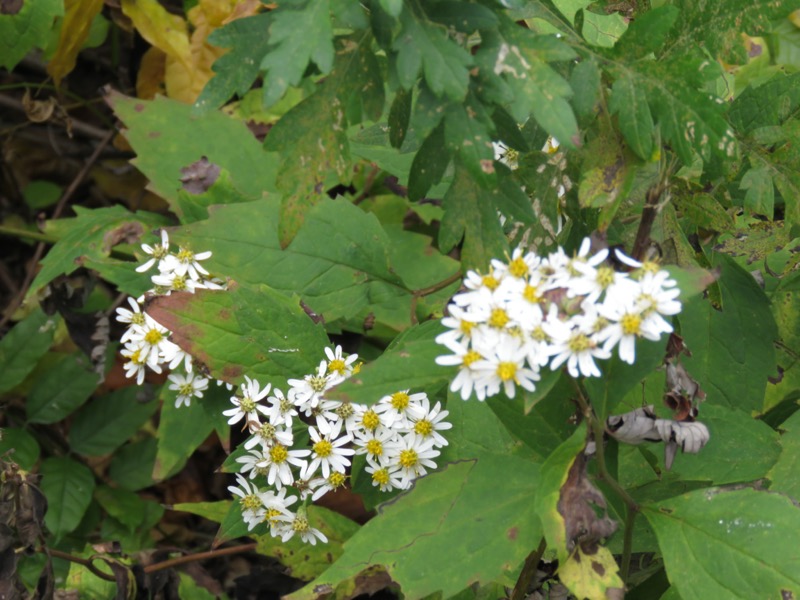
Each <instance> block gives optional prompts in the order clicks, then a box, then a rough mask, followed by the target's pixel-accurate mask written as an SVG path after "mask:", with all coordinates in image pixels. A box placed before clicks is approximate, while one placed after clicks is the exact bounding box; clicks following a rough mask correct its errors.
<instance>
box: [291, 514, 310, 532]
mask: <svg viewBox="0 0 800 600" xmlns="http://www.w3.org/2000/svg"><path fill="white" fill-rule="evenodd" d="M292 529H294V531H296V532H297V533H305V532H306V531H308V519H306V518H305V517H304V516H302V515H297V516H296V517H295V518H294V521H292Z"/></svg>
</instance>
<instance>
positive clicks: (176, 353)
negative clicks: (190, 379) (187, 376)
mask: <svg viewBox="0 0 800 600" xmlns="http://www.w3.org/2000/svg"><path fill="white" fill-rule="evenodd" d="M161 360H162V361H163V362H164V363H166V365H167V367H168V368H170V369H176V368H177V367H178V365H180V364H181V363H183V369H184V370H185V371H186V372H187V373H191V372H192V355H191V354H189V353H188V352H184V351H183V350H181V347H180V346H178V344H175V343H173V342H170V341H169V340H167V341H166V342H165V343H164V344H163V345H162V346H161Z"/></svg>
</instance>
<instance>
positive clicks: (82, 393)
mask: <svg viewBox="0 0 800 600" xmlns="http://www.w3.org/2000/svg"><path fill="white" fill-rule="evenodd" d="M52 359H53V361H52V363H51V364H49V365H48V368H47V369H46V370H44V371H43V372H42V374H41V376H39V377H37V378H36V380H35V381H34V382H33V385H32V387H31V391H30V393H29V395H28V399H27V402H26V403H25V412H26V414H27V415H28V420H29V421H30V422H31V423H55V422H57V421H60V420H61V419H63V418H64V417H66V416H67V415H70V414H71V413H72V412H73V411H74V410H76V409H77V408H78V407H79V406H80V405H81V404H83V403H84V402H86V401H87V400H88V399H89V396H91V395H92V392H94V390H95V388H96V387H97V384H98V381H99V378H98V375H97V373H95V372H94V371H92V370H91V367H90V365H89V364H88V363H89V360H88V359H87V358H86V357H84V356H83V355H81V354H56V353H53V354H52Z"/></svg>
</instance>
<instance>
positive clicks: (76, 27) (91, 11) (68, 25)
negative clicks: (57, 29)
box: [47, 0, 103, 86]
mask: <svg viewBox="0 0 800 600" xmlns="http://www.w3.org/2000/svg"><path fill="white" fill-rule="evenodd" d="M102 8H103V0H67V1H66V6H65V9H66V14H65V15H64V22H63V23H62V24H61V33H60V34H59V36H58V46H57V47H56V51H55V53H54V54H53V59H52V60H51V61H50V62H49V63H48V64H47V72H48V73H49V74H50V75H52V77H53V79H54V80H55V82H56V85H57V86H58V85H60V84H61V80H62V79H64V77H66V76H67V74H68V73H70V71H72V69H74V68H75V61H76V59H77V57H78V52H79V51H80V49H81V47H82V46H83V44H84V42H85V41H86V38H87V37H89V29H90V28H91V26H92V21H93V20H94V18H95V17H96V16H97V15H98V14H99V13H100V10H101V9H102Z"/></svg>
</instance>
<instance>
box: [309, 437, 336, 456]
mask: <svg viewBox="0 0 800 600" xmlns="http://www.w3.org/2000/svg"><path fill="white" fill-rule="evenodd" d="M313 450H314V453H315V454H316V455H317V456H319V457H320V458H326V457H328V456H330V455H331V453H333V444H331V443H330V442H329V441H328V440H320V441H318V442H317V443H316V444H314V446H313Z"/></svg>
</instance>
